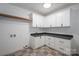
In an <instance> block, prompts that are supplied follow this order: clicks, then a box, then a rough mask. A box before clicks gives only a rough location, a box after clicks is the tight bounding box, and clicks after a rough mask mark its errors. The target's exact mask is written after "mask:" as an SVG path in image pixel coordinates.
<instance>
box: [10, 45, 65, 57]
mask: <svg viewBox="0 0 79 59" xmlns="http://www.w3.org/2000/svg"><path fill="white" fill-rule="evenodd" d="M8 56H65V55H64V54H62V53H60V52H58V51H56V50H54V49H51V48H49V47H47V46H43V47H40V48H38V49H32V48H24V49H22V50H19V51H16V52H14V53H12V54H9V55H8Z"/></svg>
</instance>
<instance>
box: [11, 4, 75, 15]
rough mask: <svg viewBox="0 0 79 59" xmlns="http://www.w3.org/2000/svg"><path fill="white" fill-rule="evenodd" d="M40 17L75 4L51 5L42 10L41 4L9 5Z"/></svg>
mask: <svg viewBox="0 0 79 59" xmlns="http://www.w3.org/2000/svg"><path fill="white" fill-rule="evenodd" d="M10 4H12V5H15V6H18V7H21V8H24V9H27V10H29V11H32V12H36V13H39V14H41V15H44V16H46V15H49V14H51V13H53V12H55V11H58V10H60V9H63V8H67V7H69V6H72V5H74V4H75V3H52V6H51V7H50V8H47V9H46V8H44V7H43V3H10Z"/></svg>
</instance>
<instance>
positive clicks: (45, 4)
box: [43, 3, 51, 8]
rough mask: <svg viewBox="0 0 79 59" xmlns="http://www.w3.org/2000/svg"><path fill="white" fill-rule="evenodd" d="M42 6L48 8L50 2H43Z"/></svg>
mask: <svg viewBox="0 0 79 59" xmlns="http://www.w3.org/2000/svg"><path fill="white" fill-rule="evenodd" d="M43 7H44V8H50V7H51V3H44V4H43Z"/></svg>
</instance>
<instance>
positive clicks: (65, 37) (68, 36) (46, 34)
mask: <svg viewBox="0 0 79 59" xmlns="http://www.w3.org/2000/svg"><path fill="white" fill-rule="evenodd" d="M30 35H31V36H34V37H38V36H51V37H57V38H63V39H68V40H71V39H72V38H73V35H68V34H58V33H46V32H43V33H31V34H30Z"/></svg>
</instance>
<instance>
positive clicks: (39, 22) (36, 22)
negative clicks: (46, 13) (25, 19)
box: [32, 13, 44, 27]
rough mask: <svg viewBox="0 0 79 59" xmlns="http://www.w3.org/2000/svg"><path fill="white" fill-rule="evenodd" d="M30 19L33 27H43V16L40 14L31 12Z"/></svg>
mask: <svg viewBox="0 0 79 59" xmlns="http://www.w3.org/2000/svg"><path fill="white" fill-rule="evenodd" d="M32 19H33V23H32V25H33V27H43V21H44V17H43V16H41V15H40V14H36V13H33V14H32Z"/></svg>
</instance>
